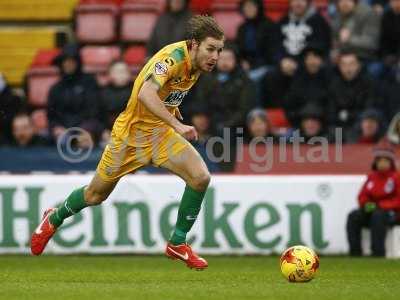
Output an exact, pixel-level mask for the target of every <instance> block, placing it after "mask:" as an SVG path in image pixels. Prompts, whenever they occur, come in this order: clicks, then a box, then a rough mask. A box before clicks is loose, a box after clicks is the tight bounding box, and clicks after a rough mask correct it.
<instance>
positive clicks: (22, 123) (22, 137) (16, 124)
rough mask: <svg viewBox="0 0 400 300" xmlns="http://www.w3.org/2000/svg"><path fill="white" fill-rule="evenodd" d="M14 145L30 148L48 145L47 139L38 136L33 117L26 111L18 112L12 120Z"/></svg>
mask: <svg viewBox="0 0 400 300" xmlns="http://www.w3.org/2000/svg"><path fill="white" fill-rule="evenodd" d="M12 135H13V143H12V145H13V146H16V147H20V148H29V147H35V146H45V145H47V141H46V139H44V138H42V137H40V136H38V135H37V134H36V133H35V131H34V129H33V123H32V120H31V117H30V116H29V115H27V114H25V113H22V114H18V115H16V116H15V117H14V119H13V120H12Z"/></svg>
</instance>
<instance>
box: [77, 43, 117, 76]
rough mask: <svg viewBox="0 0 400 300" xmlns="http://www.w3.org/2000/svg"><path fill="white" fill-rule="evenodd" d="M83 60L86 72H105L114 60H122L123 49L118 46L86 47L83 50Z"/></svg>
mask: <svg viewBox="0 0 400 300" xmlns="http://www.w3.org/2000/svg"><path fill="white" fill-rule="evenodd" d="M81 58H82V62H83V69H84V71H85V72H89V73H99V72H105V71H106V70H107V68H108V66H109V65H110V63H111V62H112V61H113V60H117V59H120V58H121V49H120V48H119V47H118V46H85V47H83V48H82V49H81Z"/></svg>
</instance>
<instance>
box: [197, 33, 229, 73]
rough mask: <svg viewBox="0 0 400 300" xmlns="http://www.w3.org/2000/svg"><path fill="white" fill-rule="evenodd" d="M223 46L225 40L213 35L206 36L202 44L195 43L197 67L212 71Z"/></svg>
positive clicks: (203, 70)
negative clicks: (215, 37)
mask: <svg viewBox="0 0 400 300" xmlns="http://www.w3.org/2000/svg"><path fill="white" fill-rule="evenodd" d="M223 48H224V41H223V40H217V39H214V38H212V37H208V38H206V39H205V40H204V41H202V42H201V43H200V44H197V43H195V45H194V50H195V51H196V52H195V53H196V55H195V61H194V63H195V65H196V66H195V68H196V69H198V70H200V71H202V72H211V71H212V70H213V69H214V67H215V65H216V64H217V61H218V58H219V55H220V53H221V51H222V49H223Z"/></svg>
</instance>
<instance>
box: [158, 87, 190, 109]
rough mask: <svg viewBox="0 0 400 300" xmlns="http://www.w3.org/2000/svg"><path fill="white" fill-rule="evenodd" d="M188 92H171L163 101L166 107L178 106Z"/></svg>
mask: <svg viewBox="0 0 400 300" xmlns="http://www.w3.org/2000/svg"><path fill="white" fill-rule="evenodd" d="M188 92H189V91H172V92H171V93H170V94H169V95H168V97H167V98H166V99H165V100H164V105H166V106H179V105H180V104H181V103H182V101H183V99H184V98H185V96H186V95H187V94H188Z"/></svg>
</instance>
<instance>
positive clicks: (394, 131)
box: [386, 112, 400, 145]
mask: <svg viewBox="0 0 400 300" xmlns="http://www.w3.org/2000/svg"><path fill="white" fill-rule="evenodd" d="M386 138H387V139H388V141H389V142H390V143H392V144H394V145H400V112H398V113H397V114H396V115H395V116H394V117H393V119H392V121H390V125H389V129H388V131H387V134H386Z"/></svg>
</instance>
